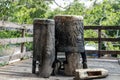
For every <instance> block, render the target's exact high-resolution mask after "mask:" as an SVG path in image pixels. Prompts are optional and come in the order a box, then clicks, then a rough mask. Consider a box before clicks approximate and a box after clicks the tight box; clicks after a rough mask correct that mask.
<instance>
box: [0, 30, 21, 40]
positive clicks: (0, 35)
mask: <svg viewBox="0 0 120 80" xmlns="http://www.w3.org/2000/svg"><path fill="white" fill-rule="evenodd" d="M16 37H20V31H10V30H3V31H0V38H16Z"/></svg>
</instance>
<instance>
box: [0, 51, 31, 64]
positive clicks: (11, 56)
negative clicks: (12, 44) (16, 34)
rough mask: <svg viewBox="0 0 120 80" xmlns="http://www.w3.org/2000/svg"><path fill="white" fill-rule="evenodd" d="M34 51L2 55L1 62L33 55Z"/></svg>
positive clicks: (10, 61)
mask: <svg viewBox="0 0 120 80" xmlns="http://www.w3.org/2000/svg"><path fill="white" fill-rule="evenodd" d="M31 56H32V51H29V52H24V53H19V54H12V55H8V56H3V57H0V63H7V64H8V63H12V62H14V61H16V60H21V59H22V58H25V57H31Z"/></svg>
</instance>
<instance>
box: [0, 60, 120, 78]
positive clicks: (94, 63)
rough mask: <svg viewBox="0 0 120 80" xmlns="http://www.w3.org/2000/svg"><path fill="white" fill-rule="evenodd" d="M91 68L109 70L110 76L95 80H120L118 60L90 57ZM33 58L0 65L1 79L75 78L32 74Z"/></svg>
mask: <svg viewBox="0 0 120 80" xmlns="http://www.w3.org/2000/svg"><path fill="white" fill-rule="evenodd" d="M88 66H89V68H104V69H107V70H108V71H109V76H108V77H106V78H103V79H94V80H120V65H119V64H118V62H117V60H102V59H88ZM31 72H32V59H27V60H23V61H20V62H15V63H13V64H10V65H7V66H4V67H0V80H73V78H74V77H68V76H62V75H61V76H60V75H58V76H51V77H50V78H46V79H45V78H39V77H38V76H36V75H35V74H32V73H31Z"/></svg>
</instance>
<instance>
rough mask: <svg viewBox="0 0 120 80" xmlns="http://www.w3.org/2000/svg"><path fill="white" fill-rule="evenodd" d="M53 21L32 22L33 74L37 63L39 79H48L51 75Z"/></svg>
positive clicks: (53, 45) (53, 47)
mask: <svg viewBox="0 0 120 80" xmlns="http://www.w3.org/2000/svg"><path fill="white" fill-rule="evenodd" d="M54 28H55V27H54V21H53V20H48V19H47V20H45V19H43V20H41V19H35V20H34V41H33V46H34V49H33V70H32V71H33V73H35V72H36V61H38V64H39V67H38V70H39V71H38V73H39V76H41V77H49V76H50V75H51V73H52V64H53V61H54V58H55V38H54V36H55V31H54Z"/></svg>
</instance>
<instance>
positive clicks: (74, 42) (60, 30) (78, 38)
mask: <svg viewBox="0 0 120 80" xmlns="http://www.w3.org/2000/svg"><path fill="white" fill-rule="evenodd" d="M54 19H55V38H56V41H57V43H58V44H56V49H57V52H65V53H66V63H65V64H64V68H65V70H64V72H65V74H66V75H74V73H75V70H76V69H78V68H80V56H79V55H80V53H81V52H85V49H84V38H83V31H84V30H83V21H82V20H83V17H81V16H70V15H65V16H64V15H63V16H55V18H54ZM85 57H86V55H85Z"/></svg>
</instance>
